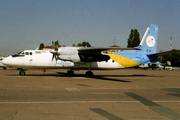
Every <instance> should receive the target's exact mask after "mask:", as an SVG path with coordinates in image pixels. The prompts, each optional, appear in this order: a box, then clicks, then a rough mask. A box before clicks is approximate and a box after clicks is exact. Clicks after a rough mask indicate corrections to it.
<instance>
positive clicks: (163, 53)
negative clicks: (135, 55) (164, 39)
mask: <svg viewBox="0 0 180 120" xmlns="http://www.w3.org/2000/svg"><path fill="white" fill-rule="evenodd" d="M173 52H177V50H171V51H165V52H160V53H154V54H150V55H148V56H155V57H156V56H163V55H166V54H170V53H173Z"/></svg>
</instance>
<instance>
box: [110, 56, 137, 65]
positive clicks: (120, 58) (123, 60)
mask: <svg viewBox="0 0 180 120" xmlns="http://www.w3.org/2000/svg"><path fill="white" fill-rule="evenodd" d="M108 55H109V56H110V58H111V59H112V60H114V61H115V62H117V63H118V64H120V65H121V66H124V67H125V68H127V67H135V66H139V65H140V64H139V63H138V62H136V61H134V60H131V59H129V58H126V57H124V56H120V55H117V54H108Z"/></svg>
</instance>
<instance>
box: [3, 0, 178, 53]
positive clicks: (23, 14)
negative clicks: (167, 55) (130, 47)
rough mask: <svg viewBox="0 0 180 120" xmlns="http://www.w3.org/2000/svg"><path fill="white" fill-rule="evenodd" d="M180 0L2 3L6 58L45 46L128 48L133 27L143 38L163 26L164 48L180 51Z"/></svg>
mask: <svg viewBox="0 0 180 120" xmlns="http://www.w3.org/2000/svg"><path fill="white" fill-rule="evenodd" d="M179 6H180V1H179V0H0V55H10V54H15V53H18V52H19V51H20V50H24V49H26V50H27V49H28V50H29V49H36V48H37V47H39V45H40V43H44V45H45V46H46V45H51V44H52V41H56V40H58V41H59V43H60V44H61V45H68V46H71V45H72V44H78V43H82V42H84V41H86V42H89V43H90V44H91V45H92V46H94V47H109V46H111V45H114V39H115V43H116V45H118V46H121V47H125V48H126V47H127V39H128V37H129V34H130V31H131V29H137V30H138V31H139V33H140V38H142V37H143V34H144V32H145V30H146V28H147V27H148V25H149V24H156V25H157V26H158V30H159V31H158V50H163V51H167V50H170V37H171V36H172V40H173V49H180V47H179V46H180V40H179V38H180V14H179V13H180V7H179Z"/></svg>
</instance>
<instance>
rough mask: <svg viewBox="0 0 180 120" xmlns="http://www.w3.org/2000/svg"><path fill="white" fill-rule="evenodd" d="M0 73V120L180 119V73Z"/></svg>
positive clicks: (131, 71)
mask: <svg viewBox="0 0 180 120" xmlns="http://www.w3.org/2000/svg"><path fill="white" fill-rule="evenodd" d="M85 72H86V71H84V70H82V71H75V75H73V76H68V75H67V74H66V71H60V70H47V71H46V72H45V73H43V72H42V71H41V70H28V71H26V75H25V76H19V71H18V70H15V69H11V68H10V69H7V70H3V68H0V108H1V109H0V120H180V71H176V70H173V71H167V70H137V69H121V70H110V71H93V73H94V78H85V77H84V74H85Z"/></svg>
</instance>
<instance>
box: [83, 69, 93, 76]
mask: <svg viewBox="0 0 180 120" xmlns="http://www.w3.org/2000/svg"><path fill="white" fill-rule="evenodd" d="M93 76H94V75H93V72H92V71H90V70H89V71H87V72H86V73H85V77H88V78H92V77H93Z"/></svg>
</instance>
